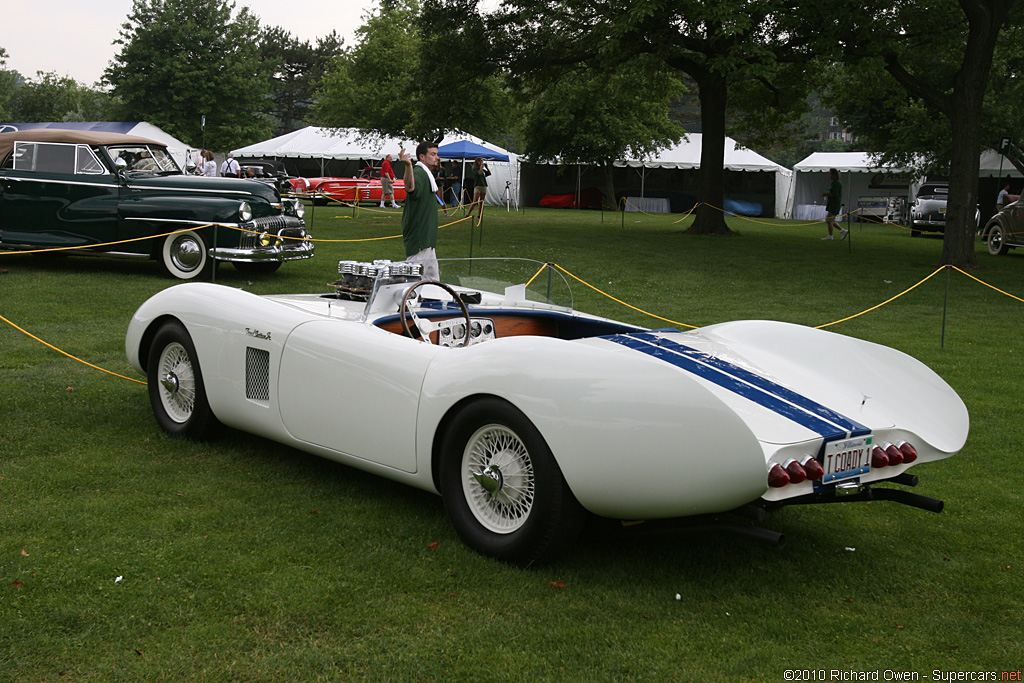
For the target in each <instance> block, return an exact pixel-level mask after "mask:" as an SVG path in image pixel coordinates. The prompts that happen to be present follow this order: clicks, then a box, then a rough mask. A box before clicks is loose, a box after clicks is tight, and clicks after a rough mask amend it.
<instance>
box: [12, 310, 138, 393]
mask: <svg viewBox="0 0 1024 683" xmlns="http://www.w3.org/2000/svg"><path fill="white" fill-rule="evenodd" d="M0 320H2V321H4V322H5V323H7V324H8V325H10V326H11V327H13V328H14V329H16V330H17V331H18V332H21V333H22V334H24V335H25V336H27V337H30V338H32V339H34V340H35V341H37V342H39V343H40V344H42V345H43V346H45V347H47V348H49V349H53V350H54V351H56V352H57V353H59V354H61V355H63V356H67V357H68V358H70V359H71V360H74V361H78V362H79V363H81V364H82V365H87V366H89V367H90V368H92V369H93V370H99V371H100V372H105V373H107V374H108V375H113V376H114V377H120V378H121V379H126V380H128V381H129V382H135V383H136V384H141V385H143V386H145V385H146V383H145V382H140V381H139V380H137V379H132V378H131V377H125V376H124V375H119V374H117V373H116V372H111V371H110V370H104V369H103V368H101V367H100V366H98V365H93V364H92V363H89V362H87V361H84V360H82V359H81V358H78V357H77V356H72V355H71V354H70V353H68V352H67V351H62V350H60V349H58V348H57V347H56V346H54V345H53V344H48V343H47V342H44V341H43V340H42V339H40V338H39V337H37V336H35V335H34V334H32V333H31V332H29V331H27V330H24V329H22V328H20V327H18V326H17V325H15V324H14V323H13V322H11V321H10V320H8V319H7V318H5V317H3V316H2V315H0Z"/></svg>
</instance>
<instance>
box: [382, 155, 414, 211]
mask: <svg viewBox="0 0 1024 683" xmlns="http://www.w3.org/2000/svg"><path fill="white" fill-rule="evenodd" d="M406 192H408V190H406ZM388 197H391V206H392V208H395V209H400V208H402V207H401V206H399V205H398V203H397V202H396V201H395V171H394V169H392V168H391V155H390V154H389V155H387V156H386V157H384V161H383V163H381V165H380V208H382V209H383V208H384V202H385V200H387V198H388Z"/></svg>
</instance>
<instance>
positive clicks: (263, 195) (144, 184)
mask: <svg viewBox="0 0 1024 683" xmlns="http://www.w3.org/2000/svg"><path fill="white" fill-rule="evenodd" d="M128 186H129V187H132V188H136V189H154V190H160V189H164V190H174V191H179V192H180V191H181V190H191V191H193V192H196V193H197V194H204V193H209V192H212V193H215V194H220V195H237V196H239V197H244V196H246V195H247V196H250V197H259V198H260V199H263V200H264V201H267V202H270V203H274V202H279V201H280V199H279V197H278V194H277V192H276V191H275V189H274V188H272V187H270V186H269V185H267V184H266V183H261V182H258V181H256V180H246V179H242V178H207V177H204V176H192V175H158V174H155V173H152V174H150V173H132V174H129V175H128Z"/></svg>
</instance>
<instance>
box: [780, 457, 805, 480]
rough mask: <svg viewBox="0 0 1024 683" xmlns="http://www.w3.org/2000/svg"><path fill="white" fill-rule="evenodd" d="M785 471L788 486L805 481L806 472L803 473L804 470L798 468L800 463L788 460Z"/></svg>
mask: <svg viewBox="0 0 1024 683" xmlns="http://www.w3.org/2000/svg"><path fill="white" fill-rule="evenodd" d="M785 470H786V474H788V475H789V483H790V484H799V483H800V482H802V481H803V480H805V479H807V472H805V471H804V468H803V467H801V466H800V463H798V462H797V461H796V460H794V459H792V458H790V459H789V461H788V462H787V463H786V467H785Z"/></svg>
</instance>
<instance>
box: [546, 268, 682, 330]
mask: <svg viewBox="0 0 1024 683" xmlns="http://www.w3.org/2000/svg"><path fill="white" fill-rule="evenodd" d="M552 265H553V266H554V267H555V268H558V269H559V270H560V271H562V272H563V273H565V274H566V275H568V276H569V277H571V278H572V279H574V280H576V281H577V282H579V283H580V284H582V285H584V286H586V287H590V288H591V289H592V290H594V291H595V292H597V293H598V294H600V295H602V296H606V297H608V298H609V299H611V300H612V301H614V302H615V303H618V304H622V305H623V306H625V307H626V308H631V309H633V310H634V311H636V312H637V313H643V314H644V315H648V316H650V317H652V318H657V319H658V320H662V321H664V322H667V323H672V324H673V325H682V326H683V327H689V328H690V329H691V330H696V329H697V328H698V327H699V326H698V325H687V324H686V323H681V322H676V321H675V320H670V319H668V318H662V317H661V316H660V315H655V314H654V313H649V312H648V311H645V310H643V309H641V308H637V307H636V306H633V305H632V304H627V303H626V302H625V301H622V300H621V299H616V298H615V297H614V296H612V295H611V294H608V293H607V292H602V291H601V290H600V289H598V288H597V287H595V286H594V285H592V284H590V283H589V282H587V281H585V280H582V279H580V278H578V277H576V276H575V275H573V274H572V273H570V272H569V271H568V270H566V269H565V268H563V267H562V266H560V265H558V264H557V263H554V264H552ZM535 277H536V276H535Z"/></svg>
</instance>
